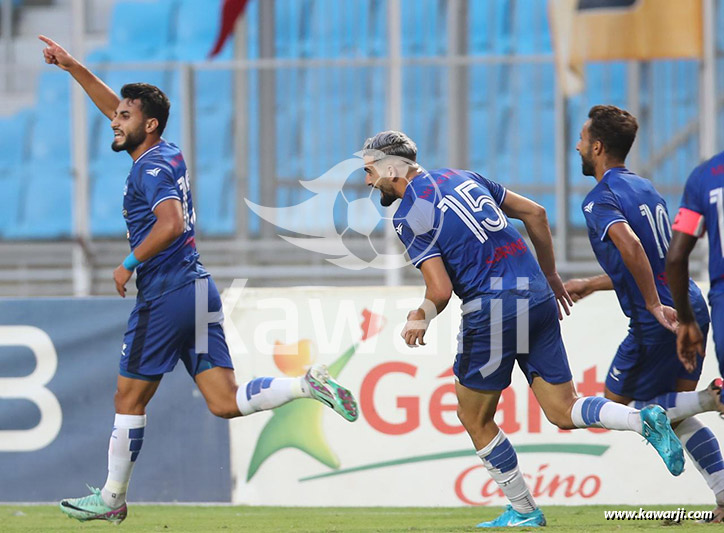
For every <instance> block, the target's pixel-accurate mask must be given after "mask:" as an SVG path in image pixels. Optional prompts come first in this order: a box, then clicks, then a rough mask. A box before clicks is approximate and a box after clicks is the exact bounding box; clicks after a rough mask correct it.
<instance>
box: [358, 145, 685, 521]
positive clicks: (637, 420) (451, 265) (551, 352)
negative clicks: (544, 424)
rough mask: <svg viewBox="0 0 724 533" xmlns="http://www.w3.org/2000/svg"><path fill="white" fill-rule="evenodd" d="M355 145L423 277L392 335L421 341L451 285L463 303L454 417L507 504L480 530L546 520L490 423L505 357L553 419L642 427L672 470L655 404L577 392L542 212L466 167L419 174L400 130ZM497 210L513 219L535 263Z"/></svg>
mask: <svg viewBox="0 0 724 533" xmlns="http://www.w3.org/2000/svg"><path fill="white" fill-rule="evenodd" d="M363 150H364V152H363V154H364V165H365V172H366V174H367V176H366V183H367V185H368V186H370V187H375V188H377V189H379V190H380V193H381V195H382V197H381V203H382V205H385V206H387V205H391V204H392V203H393V202H394V201H395V200H397V199H401V201H400V204H399V206H398V208H397V212H396V213H395V216H394V220H393V224H394V225H395V229H396V232H397V234H398V236H399V238H400V240H401V241H402V242H403V243H404V244H405V246H406V248H407V251H408V254H409V256H410V259H411V260H412V262H413V264H414V265H415V266H416V267H417V268H419V269H420V271H421V272H422V276H423V278H424V281H425V286H426V290H425V299H424V302H423V303H422V305H421V306H420V307H419V308H417V309H414V310H412V311H410V313H409V314H408V316H407V323H406V325H405V327H404V329H403V331H402V336H403V338H404V339H405V342H407V344H408V345H410V346H413V345H421V344H424V336H425V332H426V330H427V327H428V325H429V322H430V320H432V318H434V317H435V316H436V315H437V314H438V313H440V312H442V311H443V309H445V307H446V306H447V303H448V301H449V299H450V296H451V293H452V292H453V291H454V292H455V294H457V295H458V297H459V298H460V299H461V300H462V302H463V303H462V313H463V316H462V323H461V331H460V335H459V337H458V353H457V356H456V358H455V364H454V367H453V368H454V372H455V377H456V383H455V391H456V393H457V398H458V417H459V418H460V421H461V422H462V424H463V426H464V427H465V430H466V431H467V433H468V435H469V436H470V438H471V439H472V441H473V444H474V445H475V449H476V450H477V452H476V453H477V455H478V456H479V457H480V459H481V460H482V462H483V464H484V465H485V467H486V468H487V470H488V472H489V473H490V475H491V477H492V478H493V479H494V480H495V481H496V483H497V484H498V486H499V487H500V489H501V491H502V492H503V493H504V494H505V496H506V497H507V498H508V500H509V501H510V505H509V506H508V508H507V509H506V511H505V512H504V513H503V514H502V515H501V516H499V517H498V518H497V519H495V520H493V521H491V522H483V523H481V524H479V527H500V526H525V527H535V526H543V525H545V518H544V516H543V513H542V511H541V510H540V509H539V508H538V506H537V505H536V503H535V501H534V499H533V497H532V495H531V493H530V491H529V489H528V487H527V485H526V482H525V479H524V478H523V475H522V473H521V472H520V469H519V468H518V459H517V455H516V453H515V450H514V448H513V446H512V445H511V443H510V441H509V440H508V438H507V437H506V436H505V434H504V433H503V431H502V430H501V429H500V428H499V427H498V426H497V425H496V423H495V421H494V415H495V410H496V407H497V405H498V400H499V398H500V394H501V391H502V390H503V389H505V388H506V387H508V385H510V379H511V373H512V370H513V366H514V363H515V362H516V361H517V362H518V366H519V367H520V368H521V370H522V371H523V373H524V374H525V376H526V378H527V379H528V383H529V384H530V386H531V388H532V390H533V392H534V394H535V396H536V398H537V399H538V402H539V403H540V405H541V407H542V408H543V411H544V413H545V414H546V417H547V418H548V420H549V421H551V422H552V423H553V424H555V425H556V426H558V427H560V428H563V429H574V428H585V427H605V428H608V429H613V430H622V431H633V432H635V433H638V434H640V435H643V436H644V437H645V438H646V439H647V440H648V441H649V442H650V443H651V444H653V446H654V448H655V449H656V450H657V452H658V453H659V455H660V456H661V457H662V459H663V460H664V463H665V464H666V466H667V468H668V469H669V470H670V471H671V473H672V474H674V475H679V474H680V473H681V471H682V469H683V466H684V455H683V452H682V449H681V444H680V443H679V440H678V439H677V438H676V435H674V433H673V431H672V430H671V426H670V424H669V421H668V419H667V418H666V414H665V413H664V411H663V409H662V408H661V407H659V406H649V407H646V408H644V409H642V410H641V411H639V410H637V409H634V408H632V407H628V406H626V405H620V404H617V403H615V402H611V401H609V400H607V399H605V398H601V397H584V398H581V397H578V395H577V394H576V391H575V388H574V385H573V381H572V376H571V372H570V369H569V366H568V359H567V356H566V351H565V348H564V346H563V341H562V339H561V333H560V325H559V323H558V320H559V319H562V312H561V308H562V309H563V310H564V311H565V312H566V314H568V313H569V311H568V305H570V304H571V303H572V302H571V300H570V298H569V296H568V293H567V292H566V290H565V288H564V286H563V283H562V281H561V279H560V277H559V276H558V273H557V272H556V266H555V259H554V255H553V243H552V238H551V232H550V228H549V226H548V220H547V216H546V211H545V209H544V208H543V207H541V206H540V205H538V204H536V203H535V202H533V201H531V200H529V199H527V198H525V197H523V196H520V195H518V194H516V193H514V192H512V191H509V190H507V189H505V188H504V187H503V186H502V185H500V184H498V183H496V182H494V181H491V180H489V179H487V178H484V177H482V176H480V175H479V174H476V173H475V172H470V171H467V170H454V169H446V168H443V169H438V170H433V171H424V170H423V169H422V168H421V167H420V166H419V165H418V164H417V162H416V160H417V147H416V146H415V143H414V142H413V141H412V140H411V139H410V138H409V137H407V136H406V135H405V134H404V133H401V132H396V131H385V132H381V133H378V134H377V135H375V136H374V137H371V138H369V139H367V141H366V142H365V144H364V148H363ZM508 217H513V218H517V219H519V220H522V221H523V223H524V224H525V227H526V229H527V231H528V235H529V237H530V240H531V242H532V243H533V246H534V247H535V249H536V252H537V255H538V261H536V259H535V257H534V256H533V254H532V253H531V251H530V250H529V249H528V246H527V244H526V242H525V240H524V239H523V238H522V236H521V235H520V233H519V232H518V231H517V230H516V229H515V228H514V227H513V226H512V225H511V224H510V223H509V221H508Z"/></svg>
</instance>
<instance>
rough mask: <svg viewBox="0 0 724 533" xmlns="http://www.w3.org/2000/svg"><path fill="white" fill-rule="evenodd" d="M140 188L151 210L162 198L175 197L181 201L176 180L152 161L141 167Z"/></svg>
mask: <svg viewBox="0 0 724 533" xmlns="http://www.w3.org/2000/svg"><path fill="white" fill-rule="evenodd" d="M140 181H141V188H142V190H143V194H144V195H145V197H146V201H147V202H148V205H149V206H151V211H153V210H155V209H156V207H158V204H160V203H161V202H163V201H164V200H169V199H175V200H179V201H181V197H180V196H179V191H178V188H177V187H176V182H175V181H174V179H173V176H172V175H171V173H170V172H169V171H168V170H167V169H166V168H163V167H160V166H155V165H154V164H153V163H151V164H149V165H145V166H144V167H143V168H141V176H140Z"/></svg>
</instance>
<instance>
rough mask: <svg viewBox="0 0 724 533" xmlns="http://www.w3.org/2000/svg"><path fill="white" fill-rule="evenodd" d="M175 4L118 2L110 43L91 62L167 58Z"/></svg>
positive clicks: (160, 0) (165, 1)
mask: <svg viewBox="0 0 724 533" xmlns="http://www.w3.org/2000/svg"><path fill="white" fill-rule="evenodd" d="M175 17H176V2H174V1H173V0H158V1H156V2H143V1H141V2H134V1H120V2H116V4H115V5H114V6H113V13H112V15H111V24H110V36H109V43H108V46H107V47H106V48H102V49H99V50H96V51H94V52H92V53H91V54H90V55H89V57H88V59H89V60H92V61H105V62H117V61H154V60H165V59H173V58H172V57H171V55H170V46H169V45H170V44H171V40H172V28H173V24H174V20H175Z"/></svg>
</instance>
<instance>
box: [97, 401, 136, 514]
mask: <svg viewBox="0 0 724 533" xmlns="http://www.w3.org/2000/svg"><path fill="white" fill-rule="evenodd" d="M145 427H146V415H119V414H116V418H115V421H114V422H113V432H112V433H111V439H110V442H109V443H108V478H107V479H106V484H105V485H104V486H103V490H101V496H102V497H103V501H104V502H105V503H106V505H108V506H109V507H113V508H114V509H115V508H117V507H120V506H121V505H123V504H124V503H126V492H127V491H128V483H129V482H130V480H131V473H132V472H133V465H135V464H136V458H137V457H138V454H139V453H140V451H141V446H142V445H143V433H144V428H145Z"/></svg>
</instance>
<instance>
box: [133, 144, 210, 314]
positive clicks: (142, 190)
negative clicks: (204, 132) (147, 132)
mask: <svg viewBox="0 0 724 533" xmlns="http://www.w3.org/2000/svg"><path fill="white" fill-rule="evenodd" d="M169 199H175V200H178V201H180V202H181V208H182V210H183V217H184V226H185V227H184V233H183V234H182V235H181V236H180V237H179V238H177V239H176V240H175V241H174V242H173V243H171V245H170V246H169V247H168V248H166V249H165V250H163V251H162V252H161V253H159V254H157V255H155V256H154V257H152V258H151V259H149V260H147V261H144V262H143V263H141V265H139V267H138V269H137V270H136V286H137V287H138V294H139V298H140V299H144V300H151V299H153V298H157V297H158V296H161V295H162V294H165V293H167V292H168V291H170V290H173V289H176V288H178V287H180V286H182V285H185V284H186V283H189V282H191V281H193V280H195V279H197V278H201V277H206V276H208V275H209V274H208V272H207V271H206V270H205V269H204V267H203V265H201V263H200V262H199V254H198V252H197V251H196V243H195V241H194V224H195V222H196V216H195V215H194V207H193V202H192V200H191V190H190V188H189V175H188V171H187V169H186V163H185V162H184V158H183V155H182V154H181V150H179V148H178V147H177V146H176V145H174V144H170V143H167V142H166V141H163V140H162V141H161V142H160V143H159V144H157V145H155V146H153V147H152V148H149V149H148V150H147V151H146V152H145V153H144V154H143V155H141V157H139V158H138V159H136V161H135V162H134V163H133V166H132V167H131V172H130V173H129V174H128V178H127V179H126V187H125V189H124V191H123V217H124V218H125V219H126V227H127V228H128V240H129V242H130V244H131V250H134V249H135V248H136V247H137V246H138V245H139V244H141V242H143V240H144V239H145V238H146V237H147V236H148V234H149V232H150V231H151V228H152V227H153V225H154V224H155V223H156V216H155V215H154V214H153V210H154V209H156V207H157V206H158V204H160V203H161V202H163V201H164V200H169Z"/></svg>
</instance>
